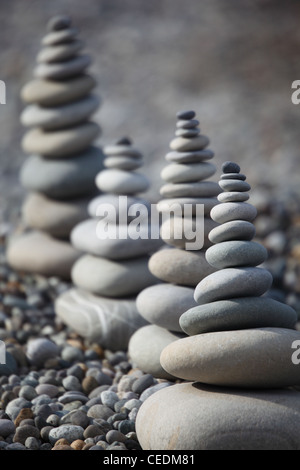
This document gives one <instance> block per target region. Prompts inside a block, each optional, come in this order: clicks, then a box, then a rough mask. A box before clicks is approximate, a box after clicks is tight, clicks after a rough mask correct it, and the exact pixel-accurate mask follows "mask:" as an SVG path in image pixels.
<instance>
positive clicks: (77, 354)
mask: <svg viewBox="0 0 300 470" xmlns="http://www.w3.org/2000/svg"><path fill="white" fill-rule="evenodd" d="M61 358H62V359H64V360H65V361H68V362H75V361H78V362H80V361H83V359H84V354H83V351H81V349H79V348H76V347H75V346H71V345H67V346H65V347H64V348H63V350H62V352H61Z"/></svg>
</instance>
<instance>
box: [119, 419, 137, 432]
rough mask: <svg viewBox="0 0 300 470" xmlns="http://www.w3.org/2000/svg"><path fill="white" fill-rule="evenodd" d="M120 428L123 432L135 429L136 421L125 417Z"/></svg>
mask: <svg viewBox="0 0 300 470" xmlns="http://www.w3.org/2000/svg"><path fill="white" fill-rule="evenodd" d="M118 430H119V431H120V432H121V433H123V434H127V433H128V432H132V431H135V422H134V421H132V420H131V419H124V420H123V421H120V422H119V424H118Z"/></svg>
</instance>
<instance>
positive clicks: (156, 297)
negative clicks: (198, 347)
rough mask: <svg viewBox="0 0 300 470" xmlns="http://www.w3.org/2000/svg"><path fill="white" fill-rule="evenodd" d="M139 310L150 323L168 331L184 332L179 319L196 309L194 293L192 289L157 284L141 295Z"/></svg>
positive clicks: (137, 303) (137, 302) (138, 301)
mask: <svg viewBox="0 0 300 470" xmlns="http://www.w3.org/2000/svg"><path fill="white" fill-rule="evenodd" d="M136 305H137V309H138V311H139V312H140V314H141V315H142V317H143V318H145V320H147V321H148V322H149V323H152V324H155V325H158V326H161V327H162V328H166V329H167V330H171V331H177V332H182V330H181V327H180V326H179V317H180V315H181V314H182V312H185V311H186V310H187V309H189V308H191V307H194V306H195V305H196V302H195V300H194V291H193V289H192V288H191V287H185V286H176V285H173V284H165V283H163V284H156V285H153V286H150V287H147V288H146V289H144V290H143V291H142V292H140V293H139V295H138V296H137V300H136Z"/></svg>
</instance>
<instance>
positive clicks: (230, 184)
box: [219, 179, 251, 192]
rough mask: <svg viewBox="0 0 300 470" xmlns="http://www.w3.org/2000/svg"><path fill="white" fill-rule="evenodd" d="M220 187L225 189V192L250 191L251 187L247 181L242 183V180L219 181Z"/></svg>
mask: <svg viewBox="0 0 300 470" xmlns="http://www.w3.org/2000/svg"><path fill="white" fill-rule="evenodd" d="M219 185H220V187H221V188H222V189H223V191H239V192H243V191H245V192H246V191H250V189H251V186H250V184H249V183H247V181H241V180H232V179H231V180H220V181H219Z"/></svg>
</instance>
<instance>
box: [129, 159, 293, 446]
mask: <svg viewBox="0 0 300 470" xmlns="http://www.w3.org/2000/svg"><path fill="white" fill-rule="evenodd" d="M223 171H224V173H223V175H222V176H221V180H220V182H219V184H220V186H221V188H222V189H223V190H224V192H223V193H221V194H220V195H219V196H218V199H219V201H220V202H221V204H219V205H217V206H215V207H214V208H213V209H212V211H211V217H212V219H213V220H214V221H216V222H217V223H218V224H220V225H219V226H217V227H216V228H214V229H213V230H211V232H210V234H209V238H210V240H211V241H212V242H213V243H214V245H213V246H211V247H209V248H208V249H207V251H206V259H207V261H208V262H209V263H210V264H211V265H212V266H213V267H215V268H216V269H218V271H216V272H214V273H212V274H210V275H208V276H207V277H206V278H204V279H203V280H202V281H200V282H199V284H198V285H197V286H196V289H195V300H196V302H197V303H198V304H199V305H198V306H197V307H193V308H192V309H190V310H188V311H186V312H185V313H183V315H182V316H181V317H180V325H181V327H182V329H183V330H184V331H185V332H186V333H187V334H188V335H190V336H189V337H186V338H183V339H180V340H178V341H176V342H173V343H172V344H170V345H168V346H167V347H166V348H165V349H164V351H163V352H162V354H161V364H162V366H163V367H164V368H165V369H166V370H167V371H168V372H169V373H171V374H173V375H175V376H176V377H179V378H180V379H183V380H186V381H190V383H182V384H177V385H174V387H170V388H169V390H167V389H165V390H163V391H159V392H158V393H157V394H155V395H154V396H152V397H150V399H149V400H147V401H146V402H145V404H144V405H143V406H142V407H141V409H140V411H139V414H138V417H137V423H136V424H137V433H138V437H139V440H140V442H141V445H142V447H143V449H164V448H165V449H176V450H182V449H189V450H204V449H205V450H231V449H232V450H242V449H251V450H271V449H273V450H275V449H283V450H284V449H285V450H288V449H295V450H296V449H299V448H300V444H299V439H298V438H297V437H296V434H295V429H296V428H297V430H299V428H300V427H299V424H296V423H299V417H300V395H299V392H298V391H296V390H293V389H292V388H293V387H296V386H297V385H299V384H300V373H299V365H298V362H299V361H297V360H296V361H295V360H293V357H294V356H295V354H293V353H295V349H297V348H299V346H300V332H299V331H296V329H295V324H296V321H297V315H296V312H295V311H294V310H293V309H292V308H291V307H289V306H288V305H286V304H284V303H281V302H278V301H276V300H274V299H271V298H269V297H268V296H265V295H264V294H265V292H267V290H268V289H269V288H270V287H271V286H272V281H273V278H272V275H271V274H270V272H269V271H268V270H266V269H264V268H263V267H260V266H259V265H260V264H261V263H263V262H264V261H265V260H266V258H267V251H266V249H265V248H264V247H263V246H262V245H260V244H259V243H256V242H254V241H252V239H253V237H254V234H255V229H254V225H253V224H252V222H253V220H254V219H255V217H256V208H255V207H254V206H253V205H251V204H249V203H247V202H246V201H247V199H248V194H247V191H248V190H249V189H250V186H249V185H248V183H247V182H246V181H245V179H246V177H245V175H243V174H241V173H240V168H239V166H238V165H236V164H235V163H232V162H226V163H225V164H224V165H223ZM298 355H299V354H298ZM298 355H297V354H296V357H297V356H298ZM154 410H155V411H154ZM149 416H151V420H149ZM165 423H167V425H165ZM170 443H171V446H170ZM157 446H158V447H157Z"/></svg>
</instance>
